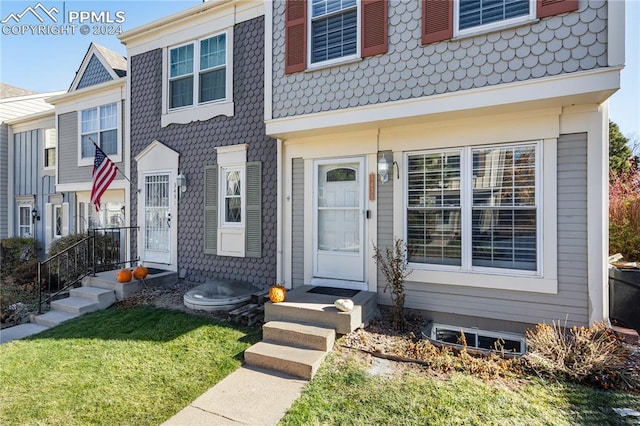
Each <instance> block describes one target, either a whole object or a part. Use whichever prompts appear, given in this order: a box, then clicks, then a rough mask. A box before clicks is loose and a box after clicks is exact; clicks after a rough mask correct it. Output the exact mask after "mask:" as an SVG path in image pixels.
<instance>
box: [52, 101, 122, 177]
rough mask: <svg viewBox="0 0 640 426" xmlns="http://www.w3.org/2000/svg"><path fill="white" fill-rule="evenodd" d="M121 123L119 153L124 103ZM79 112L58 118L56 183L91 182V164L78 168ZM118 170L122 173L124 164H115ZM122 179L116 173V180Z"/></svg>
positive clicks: (120, 175)
mask: <svg viewBox="0 0 640 426" xmlns="http://www.w3.org/2000/svg"><path fill="white" fill-rule="evenodd" d="M120 106H121V108H120V111H121V113H122V120H121V122H122V123H123V125H122V129H121V141H120V142H121V145H120V152H121V153H122V152H124V138H125V131H124V123H125V119H124V116H125V103H124V102H122V103H121V105H120ZM79 117H80V111H74V112H68V113H66V114H60V115H59V116H58V152H57V155H58V158H57V161H58V183H59V184H65V183H81V182H91V180H92V171H93V164H91V165H88V166H82V167H78V145H79V144H80V139H79V135H78V120H79ZM116 167H118V169H120V170H122V171H124V162H119V163H116ZM118 179H122V174H121V173H120V172H118V175H117V176H116V180H118Z"/></svg>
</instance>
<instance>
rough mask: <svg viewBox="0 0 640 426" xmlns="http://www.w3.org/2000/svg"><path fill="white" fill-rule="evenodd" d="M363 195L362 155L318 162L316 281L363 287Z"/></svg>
mask: <svg viewBox="0 0 640 426" xmlns="http://www.w3.org/2000/svg"><path fill="white" fill-rule="evenodd" d="M364 196H365V187H364V159H363V158H348V159H340V160H335V159H334V160H319V161H316V162H315V167H314V227H313V228H314V229H313V232H314V235H313V246H314V253H313V278H314V279H313V280H312V283H313V284H323V285H330V286H334V287H351V288H360V287H362V283H363V281H364V248H365V247H364V244H363V242H364V241H365V240H364Z"/></svg>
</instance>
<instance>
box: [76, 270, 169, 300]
mask: <svg viewBox="0 0 640 426" xmlns="http://www.w3.org/2000/svg"><path fill="white" fill-rule="evenodd" d="M117 274H118V271H106V272H100V273H99V274H97V276H95V277H92V276H91V275H89V276H87V277H85V278H84V279H83V280H82V285H83V286H90V287H97V288H104V289H107V290H113V291H114V292H115V294H116V300H118V301H119V300H123V299H126V298H127V297H129V296H132V295H134V294H135V293H137V292H139V291H140V290H142V289H143V288H154V287H163V286H167V285H172V284H175V283H177V282H178V273H177V272H173V271H163V272H160V273H157V274H149V275H147V277H146V278H145V279H143V280H140V281H138V280H136V279H132V280H131V281H129V282H128V283H119V282H118V281H117V280H116V275H117Z"/></svg>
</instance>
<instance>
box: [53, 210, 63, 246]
mask: <svg viewBox="0 0 640 426" xmlns="http://www.w3.org/2000/svg"><path fill="white" fill-rule="evenodd" d="M60 237H62V205H61V204H55V205H54V206H53V238H60Z"/></svg>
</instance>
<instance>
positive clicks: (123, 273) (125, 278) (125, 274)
mask: <svg viewBox="0 0 640 426" xmlns="http://www.w3.org/2000/svg"><path fill="white" fill-rule="evenodd" d="M116 280H118V282H119V283H128V282H129V281H131V271H130V270H129V269H120V270H119V271H118V275H116Z"/></svg>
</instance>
